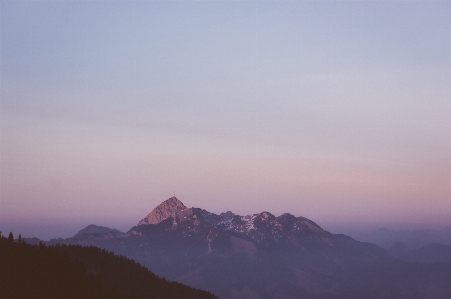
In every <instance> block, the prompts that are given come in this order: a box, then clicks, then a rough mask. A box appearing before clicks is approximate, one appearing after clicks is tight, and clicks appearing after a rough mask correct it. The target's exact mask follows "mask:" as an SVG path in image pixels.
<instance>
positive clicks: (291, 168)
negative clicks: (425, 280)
mask: <svg viewBox="0 0 451 299" xmlns="http://www.w3.org/2000/svg"><path fill="white" fill-rule="evenodd" d="M0 8H1V10H0V22H1V23H0V25H1V36H0V38H1V39H0V43H1V44H0V46H1V48H0V51H1V52H0V58H1V60H0V71H1V74H0V75H1V86H0V88H1V90H0V91H1V94H0V95H1V106H0V108H1V110H0V117H1V120H0V121H1V123H0V125H1V126H0V134H1V135H0V138H1V139H0V142H1V148H0V150H1V156H0V159H1V160H0V163H1V164H0V167H1V169H0V171H1V172H0V175H1V177H0V200H1V201H0V225H1V227H0V229H2V230H8V229H9V228H10V227H11V228H14V227H15V226H14V225H16V227H18V226H17V225H19V224H20V225H22V226H24V227H25V226H27V225H30V224H33V225H34V226H35V227H39V225H41V226H45V227H51V226H52V225H61V224H62V223H66V224H67V223H68V222H70V223H75V224H76V226H77V228H81V227H83V226H84V225H87V224H89V223H96V224H99V225H106V226H112V227H118V228H121V229H127V228H129V226H131V225H133V224H135V222H136V223H137V222H138V221H139V220H140V219H141V218H143V217H144V216H145V215H146V214H147V213H148V212H150V210H151V209H152V208H153V207H154V206H155V205H157V204H158V203H160V202H161V201H163V200H165V199H166V198H168V197H170V196H172V194H173V192H174V191H175V192H176V193H177V197H178V198H179V199H180V200H182V201H183V202H184V203H185V205H187V206H196V207H202V208H205V209H207V210H210V211H212V212H217V213H219V212H222V211H225V210H232V211H234V212H235V213H239V214H249V213H257V212H261V211H263V210H267V211H270V212H272V213H274V214H276V215H278V214H281V213H283V212H291V213H292V214H294V215H296V216H300V215H302V216H304V217H307V218H310V219H312V220H314V221H316V222H317V223H319V224H320V225H321V223H332V222H336V223H350V222H353V223H364V222H365V223H376V224H381V225H384V224H385V225H388V224H394V223H416V224H418V223H420V224H421V223H423V224H440V225H442V224H451V216H450V215H451V213H450V211H451V18H450V16H451V2H450V1H2V2H0ZM75 224H74V225H75ZM17 233H18V232H17ZM59 233H60V234H65V233H66V234H68V235H70V234H71V233H72V231H71V229H68V231H67V232H61V231H60V232H59ZM25 234H27V233H25ZM28 234H32V232H29V233H28ZM36 234H37V233H36ZM52 234H56V231H52ZM41 236H42V237H48V236H52V237H53V236H54V235H51V234H50V233H49V234H45V232H41Z"/></svg>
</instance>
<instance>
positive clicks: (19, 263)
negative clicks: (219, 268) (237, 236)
mask: <svg viewBox="0 0 451 299" xmlns="http://www.w3.org/2000/svg"><path fill="white" fill-rule="evenodd" d="M0 298H2V299H13V298H14V299H16V298H27V299H28V298H55V299H56V298H58V299H59V298H65V299H71V298H74V299H75V298H83V299H85V298H93V299H94V298H96V299H102V298H108V299H122V298H124V299H125V298H127V299H132V298H167V299H169V298H205V299H207V298H208V299H213V298H217V297H215V296H214V295H212V294H211V293H208V292H206V291H202V290H198V289H194V288H191V287H188V286H185V285H183V284H180V283H176V282H169V281H167V280H165V279H164V278H160V277H158V276H156V275H155V274H153V273H152V272H150V271H149V270H147V269H146V268H145V267H143V266H141V265H140V264H138V263H136V262H134V261H132V260H130V259H127V258H125V257H123V256H117V255H114V254H113V253H112V252H109V251H107V250H104V249H100V248H97V247H93V246H90V247H81V246H77V245H56V246H49V247H47V246H45V245H44V244H42V243H41V244H39V245H37V246H32V245H28V244H26V243H25V242H24V241H23V240H22V239H21V238H19V239H18V240H17V241H14V237H13V235H12V234H10V235H9V237H8V238H6V237H2V236H1V235H0Z"/></svg>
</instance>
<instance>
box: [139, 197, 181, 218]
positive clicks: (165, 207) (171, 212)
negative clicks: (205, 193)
mask: <svg viewBox="0 0 451 299" xmlns="http://www.w3.org/2000/svg"><path fill="white" fill-rule="evenodd" d="M185 209H186V206H185V205H184V204H183V203H182V202H181V201H180V200H178V199H177V197H175V196H173V197H171V198H169V199H166V200H165V201H163V202H162V203H161V204H159V205H158V206H157V207H156V208H155V209H153V210H152V212H150V213H149V215H147V216H146V217H145V218H144V219H143V220H141V221H140V222H139V223H138V225H145V224H158V223H160V222H161V221H163V220H165V219H167V218H169V217H174V216H175V214H176V213H178V212H180V211H183V210H185Z"/></svg>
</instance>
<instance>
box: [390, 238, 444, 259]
mask: <svg viewBox="0 0 451 299" xmlns="http://www.w3.org/2000/svg"><path fill="white" fill-rule="evenodd" d="M388 251H389V252H390V253H391V254H392V255H393V256H394V257H395V258H397V259H400V260H403V261H408V262H413V263H420V264H434V263H451V245H443V244H437V243H431V244H428V245H426V246H423V247H420V248H415V249H409V248H408V247H407V246H406V245H404V244H401V243H397V244H396V245H394V246H392V247H391V248H389V249H388Z"/></svg>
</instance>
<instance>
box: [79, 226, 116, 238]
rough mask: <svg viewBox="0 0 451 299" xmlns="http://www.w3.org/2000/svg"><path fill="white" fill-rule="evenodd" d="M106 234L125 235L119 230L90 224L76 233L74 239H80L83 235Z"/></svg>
mask: <svg viewBox="0 0 451 299" xmlns="http://www.w3.org/2000/svg"><path fill="white" fill-rule="evenodd" d="M105 233H113V234H123V232H120V231H118V230H117V229H112V228H109V227H105V226H98V225H94V224H90V225H88V226H87V227H85V228H84V229H82V230H80V231H79V232H78V233H76V234H75V236H74V238H75V237H79V236H81V235H83V234H105Z"/></svg>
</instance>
